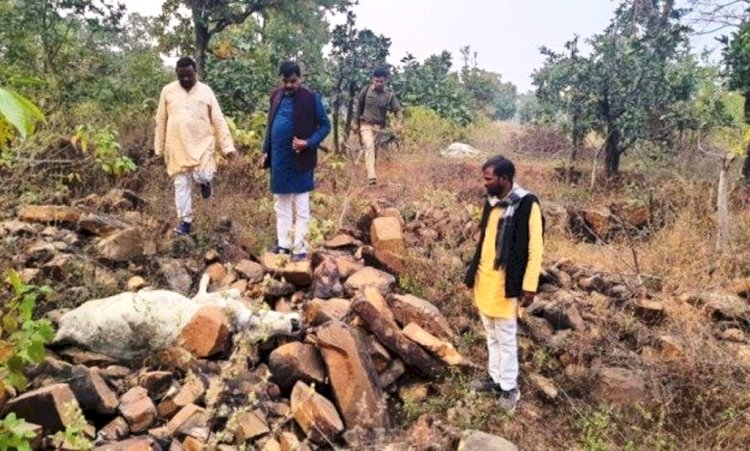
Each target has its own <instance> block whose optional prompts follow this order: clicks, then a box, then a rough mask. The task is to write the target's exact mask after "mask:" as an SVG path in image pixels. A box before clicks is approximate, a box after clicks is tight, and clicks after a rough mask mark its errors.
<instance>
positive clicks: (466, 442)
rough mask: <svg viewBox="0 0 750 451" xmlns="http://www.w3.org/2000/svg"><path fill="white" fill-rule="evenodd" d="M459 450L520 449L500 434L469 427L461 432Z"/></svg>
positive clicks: (506, 450) (501, 450) (504, 450)
mask: <svg viewBox="0 0 750 451" xmlns="http://www.w3.org/2000/svg"><path fill="white" fill-rule="evenodd" d="M457 451H518V447H517V446H516V445H514V444H513V443H512V442H510V441H508V440H506V439H504V438H503V437H500V436H498V435H491V434H487V433H485V432H480V431H474V430H471V429H467V430H465V431H463V433H462V434H461V441H460V442H459V443H458V448H457Z"/></svg>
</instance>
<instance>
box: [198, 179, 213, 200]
mask: <svg viewBox="0 0 750 451" xmlns="http://www.w3.org/2000/svg"><path fill="white" fill-rule="evenodd" d="M199 185H200V186H201V197H202V198H204V199H208V198H209V197H211V195H212V194H213V192H214V191H213V189H211V182H207V183H199Z"/></svg>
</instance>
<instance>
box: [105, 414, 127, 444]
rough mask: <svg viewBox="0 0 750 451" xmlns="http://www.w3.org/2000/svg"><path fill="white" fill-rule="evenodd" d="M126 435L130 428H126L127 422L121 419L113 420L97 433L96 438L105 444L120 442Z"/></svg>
mask: <svg viewBox="0 0 750 451" xmlns="http://www.w3.org/2000/svg"><path fill="white" fill-rule="evenodd" d="M128 435H130V426H128V422H127V421H125V418H123V417H117V418H115V419H114V420H112V421H110V422H109V423H107V425H106V426H104V427H103V428H101V429H100V430H99V432H98V436H99V437H100V438H101V439H102V440H104V441H106V442H114V441H117V440H122V439H124V438H126V437H127V436H128Z"/></svg>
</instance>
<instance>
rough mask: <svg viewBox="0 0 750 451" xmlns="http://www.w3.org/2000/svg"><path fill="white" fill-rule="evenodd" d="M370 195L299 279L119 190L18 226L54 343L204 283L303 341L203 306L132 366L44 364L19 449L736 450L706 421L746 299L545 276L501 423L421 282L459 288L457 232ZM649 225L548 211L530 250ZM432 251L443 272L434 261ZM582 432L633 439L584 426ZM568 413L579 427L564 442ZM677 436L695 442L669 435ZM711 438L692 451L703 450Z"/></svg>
mask: <svg viewBox="0 0 750 451" xmlns="http://www.w3.org/2000/svg"><path fill="white" fill-rule="evenodd" d="M389 194H391V193H389V192H388V187H387V186H385V187H383V188H380V191H379V192H375V194H374V196H379V197H382V198H384V199H385V200H384V201H383V202H374V203H373V204H372V205H370V206H368V207H367V208H366V209H365V211H364V212H362V214H360V215H359V219H358V220H357V221H356V225H352V226H351V227H344V228H343V229H342V230H340V231H339V232H340V233H339V234H337V235H335V236H332V237H330V239H329V240H327V241H326V242H325V244H324V246H322V247H321V248H320V249H319V250H317V251H316V252H315V253H314V254H313V255H312V256H311V258H310V260H309V261H308V262H303V263H292V262H289V261H288V260H286V259H285V258H283V257H279V256H276V255H273V254H263V253H259V254H257V255H254V254H253V253H252V251H251V250H250V249H248V248H246V247H245V246H243V245H242V244H241V243H240V241H239V240H238V239H237V234H236V227H235V226H233V224H232V222H231V221H230V220H228V219H226V220H217V221H216V222H215V230H214V231H213V233H212V234H211V238H210V239H203V238H201V239H199V240H197V241H196V239H195V238H192V237H175V236H173V235H172V234H171V232H170V230H169V227H168V225H165V224H164V223H162V222H158V221H155V220H154V219H153V218H151V217H149V216H148V215H147V214H145V213H144V211H145V210H144V208H143V206H144V205H145V204H146V203H147V201H146V200H144V199H143V198H142V197H141V196H139V195H138V194H137V193H134V192H130V191H127V190H113V191H110V192H108V193H106V194H102V195H91V196H88V197H86V198H83V199H78V200H76V201H72V202H69V204H68V205H54V206H53V205H25V206H22V207H21V208H19V209H18V211H17V215H16V217H15V218H12V219H8V220H6V221H4V222H2V223H0V239H2V243H3V249H4V252H3V253H2V256H1V257H0V258H2V259H3V260H0V262H1V263H2V265H3V266H5V267H12V268H16V269H18V271H19V272H20V274H21V275H22V277H23V279H24V281H25V282H26V283H29V284H41V283H50V284H52V286H53V288H54V291H53V293H52V294H51V295H49V296H48V297H47V299H46V300H44V302H42V303H41V304H40V306H39V309H38V312H39V314H42V315H45V316H46V317H48V318H50V319H52V320H53V321H55V322H58V321H60V320H61V318H64V314H65V313H66V312H68V311H70V310H71V309H73V308H75V307H77V306H79V305H81V304H82V303H84V302H86V301H89V300H92V299H95V298H103V297H106V296H110V295H114V294H117V293H119V292H122V291H132V292H138V291H139V290H144V289H145V290H148V289H149V287H152V288H166V289H169V290H172V291H173V292H177V293H180V294H182V295H185V296H191V295H192V294H194V293H195V292H196V291H197V289H198V287H197V285H198V280H199V279H200V276H201V275H202V274H208V275H209V276H210V286H209V291H212V292H218V291H222V290H227V289H234V290H237V292H239V293H240V294H241V298H242V302H243V303H244V305H245V306H246V307H247V308H248V309H249V310H251V311H254V312H258V311H261V310H264V309H265V310H269V309H270V310H275V311H278V312H283V313H294V312H296V313H299V315H300V317H301V318H302V321H301V322H302V330H301V331H300V332H299V333H297V334H295V336H293V337H270V336H264V337H262V339H257V334H251V333H250V331H248V330H240V329H238V328H237V327H236V322H235V321H234V318H233V317H232V315H231V314H230V313H229V312H227V311H226V309H221V308H216V307H205V308H202V309H200V310H199V311H198V312H197V313H196V314H195V315H194V316H193V317H192V318H190V320H189V321H187V323H186V325H185V326H184V327H183V328H182V329H181V330H180V331H178V334H177V335H179V336H178V338H177V339H176V340H175V342H174V343H172V344H171V345H170V346H167V347H164V348H163V349H145V350H144V351H145V353H144V356H143V357H139V358H138V359H130V360H123V359H116V358H113V357H111V356H107V355H102V354H100V353H97V352H95V350H96V349H95V348H96V344H95V343H78V344H77V346H71V345H70V344H69V343H67V344H66V343H56V344H54V345H52V346H50V348H49V349H48V354H47V358H46V359H45V361H44V363H43V364H42V365H39V366H38V367H36V368H31V369H29V371H28V377H29V378H30V380H31V383H30V385H29V388H28V389H27V390H26V391H25V392H24V393H21V394H19V395H18V396H15V397H11V398H10V399H5V400H3V402H2V404H3V405H4V406H3V415H6V414H8V413H10V412H15V413H16V414H17V415H18V416H20V417H23V418H25V419H26V420H27V421H28V422H29V423H30V424H31V425H30V426H29V427H30V428H31V430H32V431H33V432H34V434H35V435H36V437H37V438H36V439H35V441H34V446H35V447H36V448H58V449H78V448H77V445H76V444H73V443H65V442H64V441H63V442H60V441H59V440H57V441H55V440H54V439H53V438H52V435H53V434H54V433H56V432H58V431H61V430H65V429H66V427H67V428H68V429H70V428H71V427H78V428H80V429H81V430H82V432H83V434H84V435H85V436H86V437H88V438H89V439H90V440H91V441H92V442H93V443H94V444H95V445H96V447H97V448H96V449H118V450H119V449H122V450H136V449H137V450H140V449H225V450H230V449H244V448H245V447H247V448H248V449H263V450H275V449H282V450H292V449H318V448H338V447H345V448H352V449H386V448H387V449H391V450H398V449H455V448H456V447H458V449H464V450H480V449H481V450H486V449H516V444H517V445H520V446H521V447H523V448H529V449H544V448H546V449H549V448H556V447H558V446H560V445H561V443H564V445H563V446H565V447H570V446H572V445H574V446H580V445H581V444H582V445H583V447H589V448H596V446H595V445H597V444H598V443H599V442H600V441H601V442H602V443H603V444H604V445H605V447H607V446H611V445H613V444H616V445H622V446H624V445H626V444H628V443H630V444H631V445H632V444H635V445H636V446H644V447H652V446H656V445H655V442H649V438H648V437H649V436H650V437H656V439H659V440H660V439H661V438H662V437H669V438H670V439H671V440H672V441H673V443H680V442H681V439H686V438H687V435H686V436H684V437H682V438H681V436H680V432H679V431H678V430H676V429H678V428H679V427H687V428H691V427H692V428H696V429H697V428H700V427H707V426H710V427H715V426H716V425H719V426H722V427H723V428H724V429H722V430H723V431H724V433H726V434H727V437H728V438H725V439H724V440H725V442H724V443H725V444H729V445H730V447H732V446H734V445H736V444H738V443H743V441H742V440H743V434H744V437H745V439H750V436H749V433H748V430H750V428H749V427H748V425H750V419H749V418H748V413H747V410H744V411H743V410H741V409H736V410H734V411H731V412H730V413H731V416H728V417H726V418H723V417H721V415H724V414H726V413H727V409H728V407H729V406H734V405H736V406H738V407H742V406H747V401H748V400H747V399H746V397H747V395H746V393H745V392H743V389H742V388H741V387H743V386H744V387H746V386H747V385H746V384H747V383H748V382H750V379H749V378H748V374H749V369H750V345H748V340H747V333H748V332H749V331H750V306H749V304H748V294H749V292H750V281H748V279H737V280H736V281H735V282H734V283H733V284H731V286H727V287H725V289H724V290H721V291H701V290H698V291H695V292H692V291H689V292H683V293H680V294H679V295H671V294H670V295H669V296H666V295H665V290H664V289H663V285H664V281H663V280H662V279H661V278H659V277H655V276H653V277H652V276H647V275H640V276H639V277H637V278H631V277H626V276H623V275H622V274H617V273H611V272H605V271H601V270H598V269H596V268H591V267H588V266H586V265H584V264H581V262H574V261H572V260H571V259H565V258H563V259H548V260H547V261H545V268H544V272H543V275H542V280H541V285H540V295H539V296H538V298H537V300H536V301H535V302H534V304H533V305H532V306H531V307H530V308H529V309H527V310H526V311H525V312H524V315H523V316H522V318H521V320H520V321H521V336H520V338H519V346H520V350H521V353H520V354H521V361H522V374H523V377H522V381H521V383H522V387H521V388H522V391H523V393H524V398H523V401H522V403H521V405H520V406H519V410H518V412H517V413H516V415H515V417H513V418H508V417H507V416H504V415H502V413H500V412H498V411H497V410H496V408H493V404H492V402H491V400H489V401H488V400H487V399H480V398H477V397H476V395H473V394H471V393H467V391H466V390H465V385H466V384H465V382H466V381H467V380H468V379H470V378H472V377H478V376H481V374H482V369H481V368H482V367H483V365H484V359H485V354H484V352H485V351H484V347H483V343H482V338H481V330H480V328H479V327H478V324H477V321H473V320H472V319H471V318H467V315H468V313H467V312H469V311H471V308H470V303H469V302H467V301H466V300H465V299H463V298H460V294H459V293H461V291H460V287H455V286H451V287H449V288H444V287H442V286H441V285H440V282H441V281H440V280H438V279H440V278H441V276H442V272H441V271H443V269H441V268H439V267H438V266H439V265H448V266H450V267H451V268H453V269H460V268H461V267H462V263H461V257H462V253H466V252H470V251H471V249H472V247H473V243H474V239H475V238H476V232H477V230H476V224H475V220H474V219H475V218H473V217H472V214H473V213H472V212H471V211H469V210H466V209H463V210H458V211H457V210H455V209H451V208H450V207H448V206H445V207H442V206H434V205H433V206H425V205H422V204H419V203H411V204H409V205H405V204H403V203H394V202H389V201H388V199H389ZM388 205H392V206H391V207H390V208H389V207H387V206H388ZM652 207H653V206H649V205H643V204H640V205H634V204H632V203H624V204H619V205H618V204H612V205H608V206H607V207H600V208H594V209H577V208H576V209H573V208H571V207H569V206H563V205H556V204H554V203H551V202H550V203H546V204H545V216H546V217H547V221H548V223H547V230H548V231H553V232H550V233H553V234H554V233H556V232H554V230H558V231H560V233H563V232H564V233H566V234H570V235H571V236H575V237H578V239H581V240H586V241H591V242H600V243H601V242H606V241H607V240H609V239H616V237H617V236H618V234H623V233H626V232H627V231H628V230H635V229H637V230H644V231H647V230H650V232H644V233H653V230H658V228H659V227H662V226H663V224H664V221H662V220H661V219H660V218H659V217H658V216H655V215H653V214H652V212H653V211H654V209H653V208H652ZM407 210H408V211H407ZM446 241H451V243H450V248H451V250H452V251H451V252H446V251H445V249H444V248H443V247H441V246H440V245H439V244H440V243H443V242H446ZM420 265H421V266H420ZM415 267H419V268H421V269H422V271H421V274H422V278H423V279H427V281H429V280H430V271H433V274H434V276H433V278H434V280H433V283H432V284H430V283H427V284H421V285H420V287H419V288H420V290H418V291H420V293H414V292H411V291H410V290H409V288H410V286H415V287H416V286H417V285H418V284H416V283H414V282H413V280H412V279H409V278H407V277H405V275H408V274H413V270H414V269H413V268H415ZM410 280H411V283H409V281H410ZM430 285H432V286H430ZM436 287H440V288H439V289H438V288H436ZM415 294H419V295H420V296H421V297H418V296H416V295H415ZM451 299H461V302H457V301H453V302H451ZM696 325H699V326H696ZM153 326H154V327H159V325H153ZM693 327H696V328H693ZM133 335H134V336H135V337H136V338H137V336H138V333H137V331H136V333H134V334H133ZM251 335H252V337H251ZM253 337H256V338H253ZM140 338H143V337H140ZM142 342H143V340H140V341H138V340H135V339H134V341H133V342H128V343H123V347H137V346H140V345H141V344H142ZM707 354H709V355H711V356H712V359H709V360H712V362H708V363H706V355H707ZM696 362H698V363H696ZM696 385H697V386H698V388H696ZM701 385H703V386H704V387H705V386H706V385H710V386H711V387H712V388H711V390H708V389H707V390H705V394H706V396H707V397H708V398H710V399H711V400H712V401H711V402H712V404H710V405H709V404H707V403H704V404H700V407H699V408H700V409H701V411H700V412H697V411H696V409H697V407H696V405H695V404H696V403H694V402H693V400H691V399H686V397H687V398H689V397H690V396H694V395H696V394H697V393H703V391H701ZM712 390H715V391H716V392H715V393H714V392H712ZM719 392H721V393H722V394H721V395H719V394H717V393H719ZM732 393H735V394H736V396H735V395H732ZM724 395H726V396H724ZM727 396H733V397H734V400H735V401H736V404H732V403H731V402H730V401H727ZM76 406H78V407H80V410H81V411H82V412H83V415H84V416H83V419H82V418H81V417H80V416H78V415H75V411H76V410H77V409H76V408H75V407H76ZM592 406H593V407H592ZM691 406H692V407H691ZM560 412H567V413H565V414H564V415H563V414H561V413H560ZM600 412H604V413H605V414H606V421H611V422H613V423H614V422H615V421H620V420H622V421H628V422H630V423H631V424H632V425H633V427H632V430H626V429H621V432H617V433H616V434H615V433H613V431H612V430H613V429H619V427H618V426H616V425H613V424H609V423H606V424H604V425H603V426H602V425H601V424H600V423H596V422H592V423H591V424H593V425H594V426H590V425H589V423H586V421H590V420H596V419H597V418H599V417H598V416H597V415H600ZM574 414H575V415H578V417H577V418H578V420H580V421H583V423H580V422H573V421H569V420H570V418H568V417H572V416H573V415H574ZM690 415H693V416H694V417H695V418H696V423H691V422H690V421H689V420H683V418H684V417H686V416H690ZM706 418H708V420H707V419H706ZM711 418H716V422H715V423H712V422H711V421H709V420H710V419H711ZM581 424H583V425H581ZM545 425H546V426H547V429H552V430H544V429H545ZM551 425H554V427H551ZM477 429H480V430H477ZM533 430H538V431H539V432H538V433H532V431H533ZM709 430H710V428H709ZM639 431H640V432H639ZM743 431H744V432H743ZM573 434H581V435H580V436H574V435H573ZM617 434H620V435H619V437H618V435H617ZM558 435H564V436H565V438H564V439H563V440H562V442H559V441H557V440H558V438H557V436H558ZM613 437H614V438H613ZM644 437H645V438H644ZM714 438H715V437H706V438H705V442H704V443H711V444H717V443H721V441H717V440H714ZM514 443H515V444H514ZM682 443H685V442H682ZM698 443H699V442H696V443H694V445H696V447H699V445H698ZM745 443H746V442H745ZM688 448H690V446H688Z"/></svg>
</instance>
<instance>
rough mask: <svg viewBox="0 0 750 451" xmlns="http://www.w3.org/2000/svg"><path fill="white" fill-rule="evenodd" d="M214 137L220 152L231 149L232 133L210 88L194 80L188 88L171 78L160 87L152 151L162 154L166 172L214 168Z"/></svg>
mask: <svg viewBox="0 0 750 451" xmlns="http://www.w3.org/2000/svg"><path fill="white" fill-rule="evenodd" d="M217 139H218V141H219V143H218V144H219V147H220V149H221V151H222V153H224V154H228V153H230V152H234V150H235V149H234V143H233V142H232V135H231V134H230V133H229V127H227V122H226V121H225V120H224V115H223V114H222V113H221V108H220V107H219V102H218V101H217V100H216V96H215V95H214V92H213V91H212V90H211V88H209V87H208V86H207V85H205V84H203V83H201V82H197V83H196V84H195V86H193V88H192V89H191V90H190V92H188V91H186V90H185V89H184V88H183V87H182V86H180V83H179V81H173V82H172V83H170V84H168V85H166V86H165V87H164V89H162V90H161V96H160V97H159V108H158V109H157V110H156V130H155V136H154V152H155V153H156V155H164V162H165V163H166V165H167V174H169V175H170V176H173V175H175V174H178V173H180V172H185V171H192V170H195V169H200V170H204V171H209V172H214V171H215V168H216V160H215V158H214V153H215V151H216V140H217Z"/></svg>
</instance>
